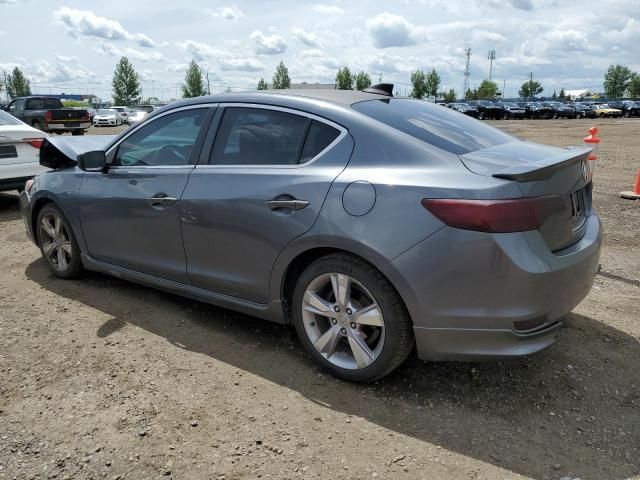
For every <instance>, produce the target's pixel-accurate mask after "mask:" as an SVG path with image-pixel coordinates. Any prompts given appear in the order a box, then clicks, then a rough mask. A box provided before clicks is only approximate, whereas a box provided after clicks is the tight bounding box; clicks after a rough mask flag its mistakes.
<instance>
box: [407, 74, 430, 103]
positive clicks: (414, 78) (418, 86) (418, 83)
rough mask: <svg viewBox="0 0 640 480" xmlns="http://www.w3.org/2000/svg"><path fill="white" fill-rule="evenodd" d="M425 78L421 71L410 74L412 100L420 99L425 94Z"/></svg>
mask: <svg viewBox="0 0 640 480" xmlns="http://www.w3.org/2000/svg"><path fill="white" fill-rule="evenodd" d="M426 82H427V77H426V75H425V74H424V72H423V71H422V70H416V71H415V72H413V73H412V74H411V84H412V85H413V90H411V94H410V95H411V96H412V97H413V98H419V99H422V98H424V96H425V95H426V94H427V85H426Z"/></svg>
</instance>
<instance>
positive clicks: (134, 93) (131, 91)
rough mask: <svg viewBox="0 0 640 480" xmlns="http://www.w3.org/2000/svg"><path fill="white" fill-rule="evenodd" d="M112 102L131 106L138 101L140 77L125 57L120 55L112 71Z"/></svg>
mask: <svg viewBox="0 0 640 480" xmlns="http://www.w3.org/2000/svg"><path fill="white" fill-rule="evenodd" d="M111 85H112V87H113V103H114V104H116V105H127V106H133V105H137V104H138V103H140V77H139V76H138V74H137V73H136V71H135V70H134V68H133V65H132V64H131V62H129V59H128V58H127V57H122V58H121V59H120V61H119V62H118V65H116V69H115V71H114V72H113V81H112V82H111Z"/></svg>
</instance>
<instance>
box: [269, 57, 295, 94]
mask: <svg viewBox="0 0 640 480" xmlns="http://www.w3.org/2000/svg"><path fill="white" fill-rule="evenodd" d="M273 88H274V89H276V90H278V89H282V88H291V79H290V78H289V69H288V68H287V67H285V65H284V62H280V63H279V64H278V66H277V67H276V72H275V73H274V74H273Z"/></svg>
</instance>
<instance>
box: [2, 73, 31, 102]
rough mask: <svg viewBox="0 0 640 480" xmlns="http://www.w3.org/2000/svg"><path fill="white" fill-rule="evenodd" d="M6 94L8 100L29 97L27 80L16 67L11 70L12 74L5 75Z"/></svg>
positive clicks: (29, 91)
mask: <svg viewBox="0 0 640 480" xmlns="http://www.w3.org/2000/svg"><path fill="white" fill-rule="evenodd" d="M5 88H6V89H7V94H8V95H9V97H10V98H16V97H26V96H27V95H31V85H30V84H29V79H28V78H27V77H25V75H24V74H23V73H22V70H20V69H19V68H18V67H16V68H14V69H13V72H12V73H10V74H9V75H7V84H6V85H5Z"/></svg>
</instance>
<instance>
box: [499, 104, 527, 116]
mask: <svg viewBox="0 0 640 480" xmlns="http://www.w3.org/2000/svg"><path fill="white" fill-rule="evenodd" d="M496 105H498V106H499V107H500V108H501V109H502V118H503V119H505V120H508V119H514V118H517V119H518V120H521V119H523V118H524V112H525V110H524V108H522V107H521V106H520V105H518V104H517V103H514V102H499V103H496Z"/></svg>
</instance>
